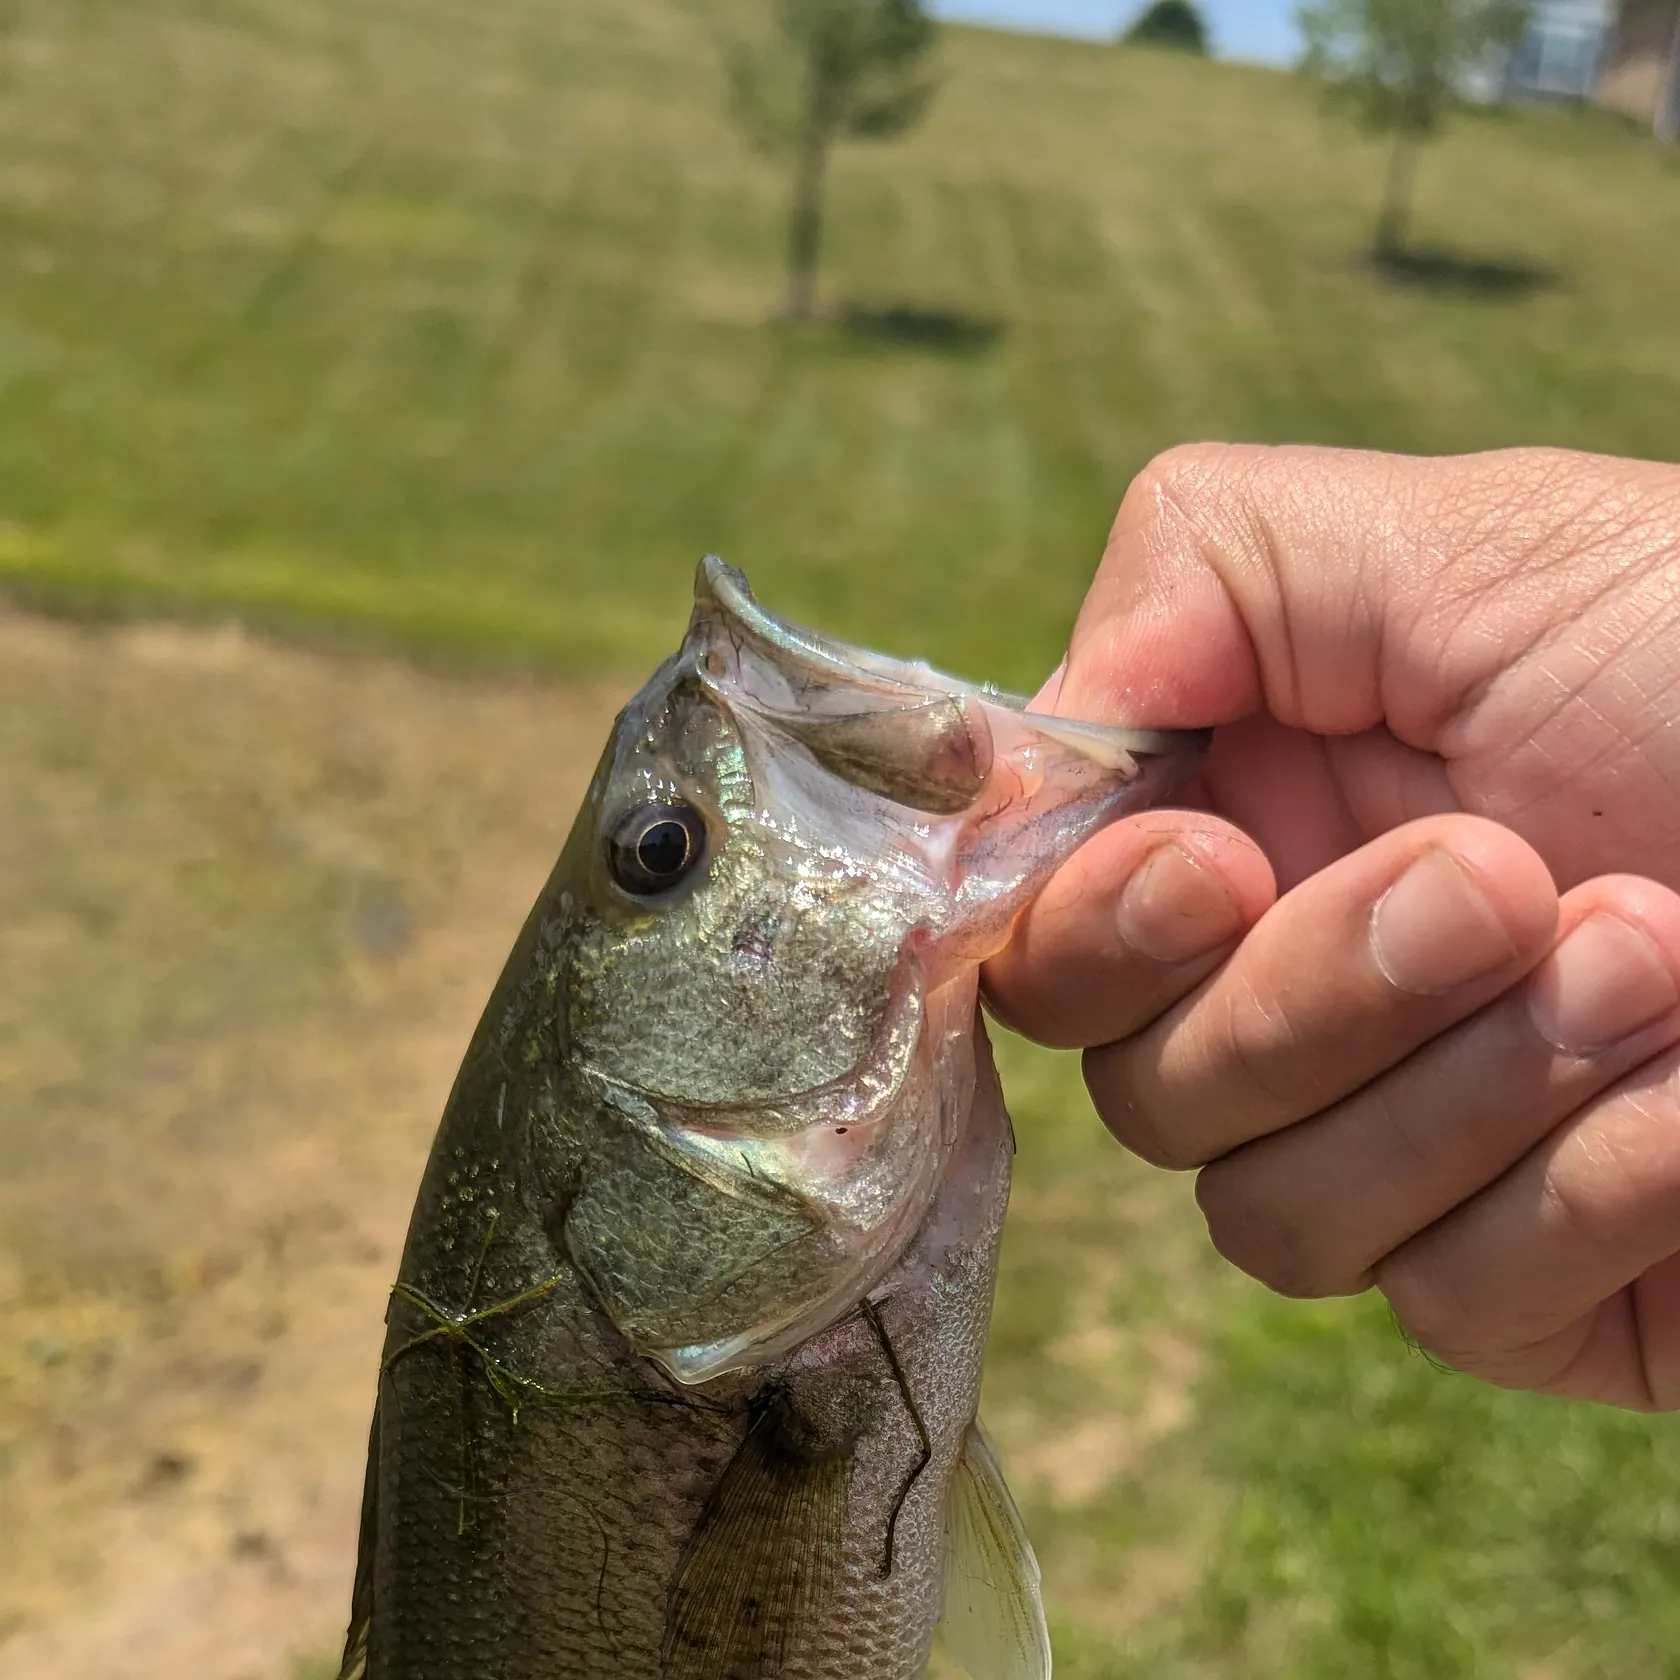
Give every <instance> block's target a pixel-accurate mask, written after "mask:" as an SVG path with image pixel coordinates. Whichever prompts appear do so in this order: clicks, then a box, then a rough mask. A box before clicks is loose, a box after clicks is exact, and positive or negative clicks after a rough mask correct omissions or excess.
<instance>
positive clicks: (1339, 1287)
mask: <svg viewBox="0 0 1680 1680" xmlns="http://www.w3.org/2000/svg"><path fill="white" fill-rule="evenodd" d="M1196 1202H1197V1205H1198V1206H1199V1207H1200V1208H1201V1210H1202V1217H1203V1218H1204V1219H1205V1220H1206V1221H1207V1227H1208V1236H1209V1237H1210V1238H1211V1239H1212V1242H1213V1246H1214V1247H1215V1248H1216V1249H1218V1251H1219V1252H1220V1254H1221V1255H1223V1256H1224V1258H1225V1259H1227V1260H1228V1261H1230V1263H1231V1264H1232V1265H1233V1266H1235V1267H1236V1268H1237V1269H1238V1270H1239V1271H1243V1272H1246V1273H1247V1274H1248V1275H1249V1276H1250V1277H1251V1278H1254V1279H1255V1280H1256V1281H1257V1282H1260V1283H1263V1284H1265V1286H1266V1287H1267V1288H1268V1289H1270V1290H1272V1291H1273V1292H1274V1293H1275V1294H1278V1295H1284V1296H1287V1297H1289V1298H1290V1299H1292V1300H1297V1301H1314V1300H1322V1299H1324V1298H1325V1297H1327V1296H1331V1295H1342V1294H1346V1293H1347V1290H1348V1281H1347V1277H1346V1274H1345V1272H1344V1270H1343V1269H1342V1268H1339V1267H1337V1266H1335V1265H1334V1264H1333V1263H1332V1262H1331V1259H1330V1257H1329V1256H1328V1255H1326V1254H1325V1253H1324V1252H1323V1251H1322V1249H1321V1247H1320V1245H1318V1244H1317V1243H1315V1242H1314V1240H1313V1234H1312V1228H1311V1226H1310V1224H1303V1222H1302V1221H1301V1220H1300V1219H1298V1218H1296V1217H1293V1216H1292V1214H1291V1211H1290V1210H1289V1209H1287V1208H1285V1207H1281V1206H1280V1205H1279V1204H1278V1202H1277V1201H1276V1199H1275V1198H1274V1197H1272V1196H1270V1195H1268V1194H1267V1192H1266V1189H1265V1187H1264V1186H1263V1185H1261V1184H1259V1183H1258V1182H1257V1181H1256V1178H1255V1175H1254V1174H1253V1173H1252V1172H1249V1171H1247V1170H1246V1163H1244V1162H1243V1161H1242V1160H1241V1158H1240V1157H1237V1158H1230V1159H1227V1160H1224V1161H1215V1162H1213V1163H1212V1164H1211V1165H1210V1166H1207V1167H1204V1168H1203V1169H1202V1171H1201V1173H1200V1175H1199V1176H1198V1177H1197V1180H1196Z"/></svg>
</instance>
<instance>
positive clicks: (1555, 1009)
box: [1528, 911, 1680, 1056]
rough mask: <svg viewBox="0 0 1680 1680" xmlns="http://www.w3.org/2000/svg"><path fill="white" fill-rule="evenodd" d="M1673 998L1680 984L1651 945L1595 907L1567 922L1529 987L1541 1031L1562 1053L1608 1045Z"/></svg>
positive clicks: (1678, 998)
mask: <svg viewBox="0 0 1680 1680" xmlns="http://www.w3.org/2000/svg"><path fill="white" fill-rule="evenodd" d="M1676 1003H1680V990H1677V989H1676V987H1675V984H1674V975H1673V973H1672V972H1671V971H1670V969H1669V966H1668V964H1667V963H1666V962H1664V961H1663V959H1662V954H1661V952H1659V951H1658V950H1657V947H1656V946H1655V945H1654V944H1653V943H1652V942H1651V940H1650V939H1649V938H1648V937H1647V936H1646V935H1645V934H1644V933H1642V932H1641V931H1640V930H1639V929H1638V928H1636V927H1635V926H1634V925H1633V924H1632V923H1631V922H1624V921H1623V920H1622V919H1621V917H1620V916H1608V915H1605V914H1604V913H1603V912H1602V911H1601V912H1599V913H1598V914H1597V915H1593V916H1589V917H1587V919H1586V920H1585V921H1584V922H1582V923H1581V924H1580V926H1579V927H1576V928H1573V929H1571V931H1570V932H1569V934H1568V935H1567V936H1566V937H1565V939H1564V941H1563V943H1562V944H1561V945H1559V946H1558V948H1557V949H1556V950H1555V951H1553V952H1552V954H1551V955H1550V956H1549V957H1547V958H1546V960H1545V961H1544V962H1543V963H1542V964H1541V965H1540V966H1539V968H1537V969H1536V970H1535V971H1534V978H1533V979H1532V980H1531V981H1530V982H1529V989H1528V1008H1529V1014H1530V1015H1531V1016H1532V1017H1533V1020H1534V1025H1535V1027H1536V1029H1537V1030H1538V1031H1539V1033H1540V1036H1541V1037H1542V1038H1543V1039H1545V1040H1546V1041H1547V1042H1548V1043H1549V1044H1555V1045H1556V1046H1557V1047H1558V1049H1560V1050H1561V1051H1563V1052H1564V1054H1565V1055H1569V1056H1586V1055H1590V1054H1591V1053H1592V1052H1593V1051H1594V1050H1605V1049H1608V1048H1609V1047H1610V1046H1611V1045H1612V1044H1614V1043H1616V1041H1617V1040H1618V1039H1623V1038H1626V1037H1627V1036H1628V1034H1629V1033H1635V1032H1638V1031H1639V1029H1640V1028H1641V1027H1648V1026H1649V1025H1650V1024H1651V1023H1652V1022H1653V1021H1655V1020H1659V1019H1660V1018H1661V1017H1662V1016H1664V1015H1666V1014H1668V1012H1669V1011H1670V1010H1671V1009H1673V1008H1674V1006H1675V1004H1676Z"/></svg>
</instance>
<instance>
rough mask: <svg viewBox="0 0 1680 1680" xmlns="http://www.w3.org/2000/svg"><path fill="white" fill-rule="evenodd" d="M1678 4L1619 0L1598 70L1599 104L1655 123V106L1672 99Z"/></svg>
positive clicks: (1675, 1)
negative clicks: (1663, 100)
mask: <svg viewBox="0 0 1680 1680" xmlns="http://www.w3.org/2000/svg"><path fill="white" fill-rule="evenodd" d="M1677 27H1680V0H1621V5H1620V7H1619V9H1618V15H1617V18H1616V27H1615V28H1614V29H1613V30H1612V31H1611V34H1610V42H1609V45H1608V47H1607V48H1606V50H1605V54H1604V59H1603V64H1602V67H1601V69H1600V71H1599V77H1598V90H1597V93H1596V95H1595V97H1596V98H1597V99H1598V102H1599V103H1600V104H1601V105H1608V106H1610V107H1611V108H1612V109H1613V110H1617V111H1626V112H1627V113H1628V115H1629V116H1632V117H1637V118H1638V119H1639V120H1640V121H1641V122H1644V123H1654V122H1655V120H1656V117H1657V107H1658V104H1659V102H1660V101H1661V100H1662V99H1663V97H1664V95H1665V94H1667V95H1668V96H1669V97H1670V98H1673V97H1674V95H1675V93H1676V92H1677V91H1680V90H1676V89H1675V87H1674V86H1673V85H1672V82H1673V78H1672V72H1671V60H1672V55H1673V53H1674V48H1675V30H1676V28H1677Z"/></svg>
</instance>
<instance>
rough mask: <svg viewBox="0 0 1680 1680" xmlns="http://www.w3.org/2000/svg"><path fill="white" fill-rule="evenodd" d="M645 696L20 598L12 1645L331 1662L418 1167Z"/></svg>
mask: <svg viewBox="0 0 1680 1680" xmlns="http://www.w3.org/2000/svg"><path fill="white" fill-rule="evenodd" d="M618 698H619V695H618V694H617V693H616V692H615V691H609V690H607V689H602V690H600V691H596V692H585V691H580V690H566V689H561V688H557V687H554V686H551V685H550V686H545V685H542V684H537V683H527V682H520V681H496V682H489V681H476V680H466V679H459V678H451V677H443V676H437V675H428V674H425V673H421V672H416V671H414V670H412V669H409V668H406V667H403V666H400V665H397V664H394V663H387V662H382V661H378V660H371V659H345V658H339V657H328V656H325V655H318V654H313V653H310V652H306V651H299V650H295V649H289V648H283V647H278V646H274V645H271V644H268V643H265V642H261V641H257V640H254V639H251V638H247V637H245V636H243V635H241V634H239V633H237V632H234V631H187V630H181V629H175V628H170V629H164V628H154V627H129V628H117V629H113V628H89V627H85V626H69V625H64V624H59V623H54V622H48V621H43V620H37V619H33V618H30V617H27V616H23V615H18V614H11V613H5V612H0V1680H43V1677H53V1680H164V1677H169V1680H184V1677H186V1676H189V1675H190V1676H192V1677H193V1680H294V1677H298V1676H302V1675H305V1674H308V1675H314V1674H317V1673H331V1672H333V1665H332V1663H331V1653H332V1652H333V1650H334V1648H335V1645H336V1642H337V1640H338V1639H339V1638H340V1636H341V1632H342V1625H343V1620H344V1615H345V1609H346V1601H347V1596H348V1590H349V1580H350V1573H351V1570H352V1567H353V1561H354V1546H355V1526H356V1513H357V1505H358V1501H359V1497H360V1484H361V1474H362V1454H363V1450H364V1446H365V1432H366V1427H367V1418H368V1413H369V1408H370V1406H371V1403H372V1397H373V1383H374V1374H375V1364H376V1360H377V1349H378V1346H379V1340H380V1336H381V1330H382V1324H381V1318H382V1313H383V1308H384V1299H385V1292H386V1289H387V1286H388V1284H389V1282H390V1280H391V1278H392V1277H393V1276H394V1274H395V1269H396V1262H397V1255H398V1249H399V1245H400V1242H401V1238H402V1233H403V1227H404V1223H405V1220H406V1217H407V1212H408V1205H409V1200H410V1197H411V1195H412V1193H413V1188H414V1185H415V1183H416V1181H417V1178H418V1175H419V1172H420V1168H421V1165H422V1163H423V1160H424V1156H425V1151H426V1147H427V1144H428V1142H429V1140H430V1135H431V1132H432V1129H433V1127H434V1125H435V1124H436V1120H437V1116H438V1114H439V1112H440V1109H441V1107H442V1103H443V1099H444V1096H445V1094H446V1092H447V1089H448V1086H449V1082H450V1080H451V1078H452V1077H453V1075H454V1071H455V1067H456V1063H457V1061H458V1058H459V1056H460V1054H461V1051H462V1050H463V1048H464V1047H465V1044H466V1040H467V1037H468V1035H469V1033H470V1031H471V1028H472V1025H473V1022H474V1020H475V1018H476V1014H477V1012H478V1010H479V1008H480V1007H481V1005H482V1003H483V1000H484V998H485V997H486V996H487V994H488V991H489V988H490V985H491V983H492V981H493V980H494V977H495V974H496V972H497V970H498V968H499V967H500V964H501V962H502V959H503V957H504V956H505V954H506V952H507V949H508V947H509V945H510V943H511V941H512V939H513V936H514V934H515V932H516V930H517V928H518V925H519V922H520V921H521V919H522V918H523V915H524V912H525V910H526V908H527V906H528V905H529V903H530V901H531V899H532V898H533V896H534V895H535V892H536V890H537V887H538V886H539V884H540V882H541V879H542V877H543V875H544V874H545V873H546V871H547V869H548V867H549V865H550V864H551V862H552V860H553V857H554V855H555V853H556V851H557V849H558V847H559V844H560V841H561V840H562V839H563V837H564V832H565V829H566V827H567V826H568V824H569V821H570V818H571V814H572V812H573V810H574V809H575V806H576V802H577V799H578V796H579V794H580V792H581V790H582V786H583V783H584V781H585V779H586V778H587V775H588V773H589V770H590V768H591V767H592V765H593V763H594V760H595V758H596V756H597V754H598V752H599V750H600V746H601V743H602V740H603V738H604V731H605V729H606V727H607V724H608V721H609V718H610V714H611V711H612V707H613V705H614V704H615V702H616V701H617V699H618Z"/></svg>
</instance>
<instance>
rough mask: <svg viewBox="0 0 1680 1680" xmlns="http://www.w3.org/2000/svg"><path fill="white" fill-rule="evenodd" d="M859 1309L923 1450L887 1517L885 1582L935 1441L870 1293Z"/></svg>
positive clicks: (882, 1572) (883, 1576) (884, 1559)
mask: <svg viewBox="0 0 1680 1680" xmlns="http://www.w3.org/2000/svg"><path fill="white" fill-rule="evenodd" d="M859 1310H860V1311H861V1312H862V1314H863V1316H864V1318H865V1319H866V1320H867V1321H868V1323H869V1328H870V1329H871V1330H873V1331H874V1333H875V1339H876V1340H877V1341H878V1342H879V1343H880V1344H881V1351H882V1353H884V1354H885V1355H886V1356H887V1364H888V1365H890V1366H891V1367H892V1374H893V1381H894V1382H895V1383H897V1384H898V1394H899V1398H900V1399H901V1400H902V1401H903V1402H904V1409H905V1410H906V1411H907V1412H908V1413H909V1414H910V1422H911V1423H912V1424H913V1425H914V1426H915V1430H916V1440H917V1441H918V1442H919V1443H920V1447H921V1453H920V1456H919V1457H918V1458H917V1460H916V1467H915V1469H913V1470H912V1471H911V1472H910V1475H909V1477H908V1478H907V1479H906V1481H905V1483H904V1486H903V1487H901V1488H900V1489H899V1490H898V1497H897V1498H896V1499H895V1500H894V1501H893V1508H892V1512H891V1514H890V1515H889V1516H888V1517H887V1545H886V1552H885V1555H884V1556H883V1558H882V1560H881V1568H880V1571H879V1573H880V1577H881V1579H882V1580H883V1581H884V1580H886V1579H887V1578H888V1576H890V1575H891V1574H892V1567H893V1544H894V1542H895V1540H896V1539H897V1537H898V1519H899V1517H900V1516H901V1515H902V1514H903V1511H904V1505H905V1501H906V1500H908V1499H909V1497H910V1490H911V1489H912V1488H913V1487H914V1486H915V1485H916V1483H917V1482H918V1481H920V1480H921V1476H922V1472H923V1471H924V1470H926V1469H927V1467H928V1466H929V1465H930V1464H931V1463H932V1462H933V1440H932V1438H931V1437H930V1436H929V1434H928V1430H927V1425H926V1424H925V1423H924V1422H923V1421H922V1414H921V1410H920V1408H919V1407H918V1406H917V1405H916V1397H915V1396H914V1395H913V1394H912V1393H911V1392H910V1380H909V1378H908V1377H906V1376H905V1374H904V1367H903V1365H901V1364H900V1363H899V1358H898V1350H897V1349H896V1348H895V1347H894V1346H893V1344H892V1338H891V1337H890V1336H889V1335H888V1334H887V1327H886V1325H885V1323H884V1322H883V1321H882V1318H881V1309H880V1308H879V1307H878V1306H877V1305H876V1304H875V1302H874V1301H872V1300H871V1299H870V1298H869V1297H868V1296H867V1295H866V1296H864V1298H863V1300H862V1301H861V1302H860V1303H859Z"/></svg>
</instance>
